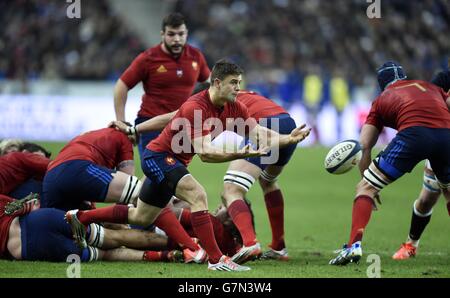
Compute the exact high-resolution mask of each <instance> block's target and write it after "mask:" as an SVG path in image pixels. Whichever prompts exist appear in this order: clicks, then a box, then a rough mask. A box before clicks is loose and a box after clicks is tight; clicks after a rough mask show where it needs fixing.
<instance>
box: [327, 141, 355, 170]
mask: <svg viewBox="0 0 450 298" xmlns="http://www.w3.org/2000/svg"><path fill="white" fill-rule="evenodd" d="M361 155H362V151H361V145H360V144H359V142H358V141H355V140H346V141H342V142H340V143H339V144H337V145H336V146H334V147H333V148H331V150H330V151H329V152H328V154H327V156H326V157H325V162H324V165H325V169H326V170H327V171H328V172H329V173H331V174H344V173H346V172H348V171H350V170H351V169H352V168H353V167H354V166H356V165H357V164H358V163H359V161H360V160H361Z"/></svg>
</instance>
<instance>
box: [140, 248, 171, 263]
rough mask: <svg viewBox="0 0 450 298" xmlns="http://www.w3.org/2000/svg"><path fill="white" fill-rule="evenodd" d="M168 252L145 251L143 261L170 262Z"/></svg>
mask: <svg viewBox="0 0 450 298" xmlns="http://www.w3.org/2000/svg"><path fill="white" fill-rule="evenodd" d="M167 255H168V251H151V250H147V251H144V255H143V256H142V259H143V260H145V261H149V262H159V261H168V258H167Z"/></svg>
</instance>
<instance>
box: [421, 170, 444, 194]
mask: <svg viewBox="0 0 450 298" xmlns="http://www.w3.org/2000/svg"><path fill="white" fill-rule="evenodd" d="M423 187H424V188H425V189H426V190H428V191H430V192H433V193H439V192H441V187H440V185H439V182H438V181H437V179H436V176H434V175H432V174H428V173H426V172H424V173H423Z"/></svg>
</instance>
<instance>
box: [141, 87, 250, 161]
mask: <svg viewBox="0 0 450 298" xmlns="http://www.w3.org/2000/svg"><path fill="white" fill-rule="evenodd" d="M194 115H199V117H198V118H197V119H194ZM212 118H216V119H219V120H220V123H221V126H222V128H223V129H217V127H216V126H214V125H211V122H210V120H208V119H212ZM236 118H241V120H243V121H245V120H247V119H250V121H248V122H247V123H248V124H249V126H248V129H253V128H254V126H255V125H256V121H254V119H253V121H252V118H249V115H248V111H247V108H246V107H245V106H244V105H243V104H242V103H240V102H238V101H236V102H233V103H226V104H225V106H224V107H222V108H217V107H215V106H214V105H213V104H212V102H211V99H210V97H209V91H208V90H204V91H202V92H199V93H197V94H195V95H193V96H192V97H190V98H189V100H188V101H187V102H185V103H184V104H183V105H182V106H181V107H180V109H179V111H178V112H177V113H176V115H175V116H174V117H173V118H172V120H171V121H170V123H169V124H168V125H167V126H166V127H165V128H164V130H163V131H162V132H161V134H160V135H159V136H158V137H157V138H156V139H154V140H153V141H151V142H150V143H149V144H148V145H147V148H148V149H150V150H152V151H156V152H168V153H170V154H171V155H173V156H174V157H176V158H177V159H178V160H180V161H181V162H183V163H184V164H185V165H186V166H187V165H188V164H189V163H190V162H191V160H192V158H193V157H194V155H195V153H194V149H193V147H192V145H191V144H192V143H191V142H192V141H191V140H192V139H194V138H197V137H200V136H206V135H208V134H211V137H212V139H214V138H215V137H217V136H218V135H219V134H220V133H222V132H223V131H224V130H226V129H227V123H228V125H229V124H230V122H232V121H233V120H234V119H236ZM172 126H173V127H174V128H173V129H172ZM174 137H176V138H177V140H178V138H179V139H181V141H180V142H178V141H176V142H175V143H176V144H180V145H181V146H182V149H181V150H180V148H179V147H181V146H178V148H176V149H175V148H172V139H173V138H174ZM182 137H183V138H182ZM183 139H184V140H188V141H189V144H185V143H183V141H182V140H183Z"/></svg>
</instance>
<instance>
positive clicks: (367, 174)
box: [363, 163, 391, 191]
mask: <svg viewBox="0 0 450 298" xmlns="http://www.w3.org/2000/svg"><path fill="white" fill-rule="evenodd" d="M363 180H364V181H365V182H367V183H368V184H369V185H370V186H371V187H373V188H374V189H376V190H377V191H380V190H382V189H383V188H384V187H386V186H387V185H389V183H391V181H390V180H388V179H387V178H386V177H385V176H384V175H383V174H381V170H380V169H379V168H378V167H377V166H376V164H375V163H371V164H370V166H369V167H368V168H367V169H366V170H365V171H364V173H363Z"/></svg>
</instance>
